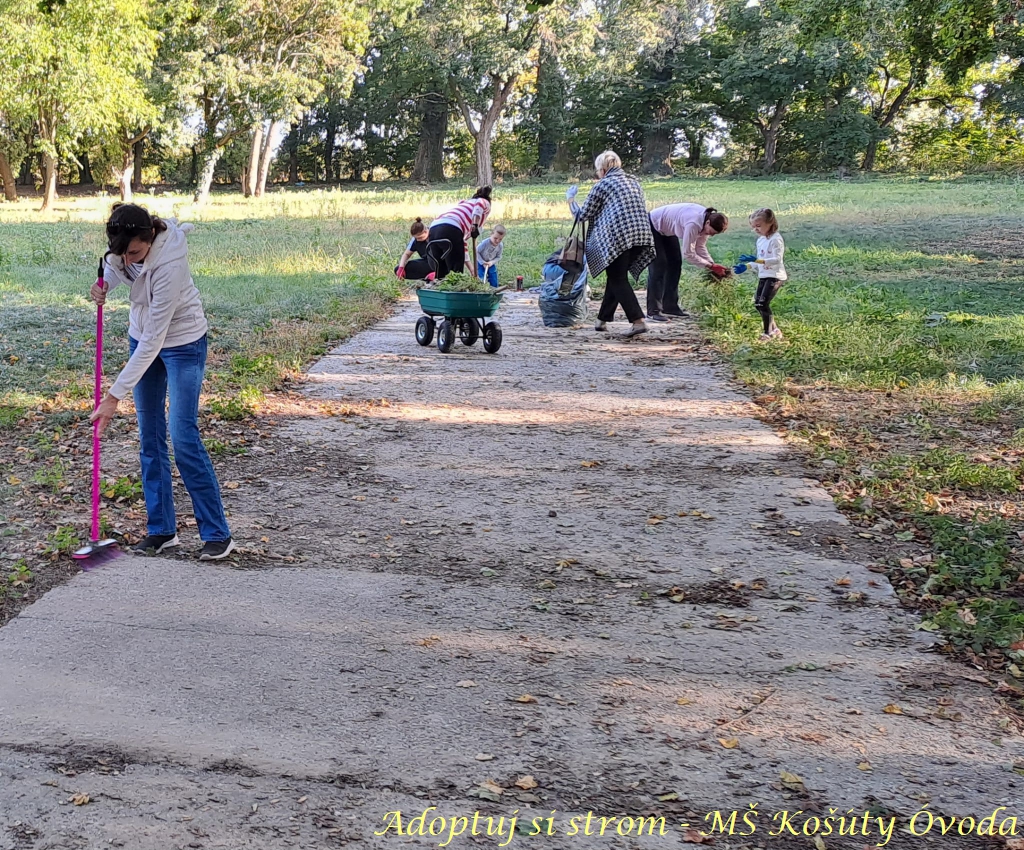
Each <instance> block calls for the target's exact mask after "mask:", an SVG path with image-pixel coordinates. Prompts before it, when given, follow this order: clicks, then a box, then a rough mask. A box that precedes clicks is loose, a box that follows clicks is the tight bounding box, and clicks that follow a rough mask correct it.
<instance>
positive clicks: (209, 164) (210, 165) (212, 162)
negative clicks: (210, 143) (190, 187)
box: [192, 145, 224, 204]
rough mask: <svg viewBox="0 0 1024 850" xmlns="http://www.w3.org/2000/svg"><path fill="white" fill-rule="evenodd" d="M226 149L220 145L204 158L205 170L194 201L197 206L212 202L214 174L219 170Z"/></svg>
mask: <svg viewBox="0 0 1024 850" xmlns="http://www.w3.org/2000/svg"><path fill="white" fill-rule="evenodd" d="M223 153H224V148H222V147H220V146H219V145H218V146H216V147H214V148H212V149H211V150H208V151H207V152H206V154H205V155H204V156H203V170H202V171H201V172H200V174H199V183H198V185H197V186H196V193H195V195H194V196H193V198H192V200H193V202H194V203H197V204H205V203H206V202H207V201H208V200H210V187H211V186H212V185H213V172H214V171H215V170H216V169H217V163H218V162H220V158H221V155H222V154H223Z"/></svg>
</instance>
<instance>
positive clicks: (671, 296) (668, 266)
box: [647, 226, 683, 316]
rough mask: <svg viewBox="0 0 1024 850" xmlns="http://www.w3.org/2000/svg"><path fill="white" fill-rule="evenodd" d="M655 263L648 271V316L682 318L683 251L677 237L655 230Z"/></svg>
mask: <svg viewBox="0 0 1024 850" xmlns="http://www.w3.org/2000/svg"><path fill="white" fill-rule="evenodd" d="M651 230H652V231H653V233H654V250H655V251H656V252H657V253H656V255H655V257H654V262H653V263H651V267H650V269H648V271H647V315H648V316H656V315H658V314H659V313H668V314H669V315H670V316H681V315H682V314H683V311H682V310H680V309H679V276H680V274H682V271H683V251H682V248H681V247H680V245H679V240H678V239H677V238H676V237H675V236H665V235H664V234H661V233H658V231H657V230H654V228H653V226H652V227H651Z"/></svg>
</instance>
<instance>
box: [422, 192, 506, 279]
mask: <svg viewBox="0 0 1024 850" xmlns="http://www.w3.org/2000/svg"><path fill="white" fill-rule="evenodd" d="M490 212H491V187H490V186H484V187H483V188H481V189H477V190H476V194H475V195H473V197H472V198H470V199H469V200H468V201H462V202H460V203H458V204H456V205H455V206H454V207H452V208H451V209H450V210H448V211H447V212H445V213H443V214H442V215H440V216H439V217H438V218H435V219H434V220H433V221H432V222H431V224H430V233H429V236H428V237H427V262H428V263H430V268H431V269H432V270H433V271H434V273H435V275H436V277H437V279H438V280H440V279H441V278H443V277H445V276H446V275H447V274H448V273H449V272H461V271H462V270H463V269H465V268H467V267H468V266H469V257H468V255H467V252H466V245H467V243H468V241H469V239H470V238H473V239H475V238H476V237H477V236H479V235H480V228H481V227H483V224H484V222H485V221H487V216H488V215H489V214H490Z"/></svg>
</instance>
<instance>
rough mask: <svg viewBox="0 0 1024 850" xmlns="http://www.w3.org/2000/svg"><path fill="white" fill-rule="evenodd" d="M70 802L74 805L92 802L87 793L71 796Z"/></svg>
mask: <svg viewBox="0 0 1024 850" xmlns="http://www.w3.org/2000/svg"><path fill="white" fill-rule="evenodd" d="M71 802H72V803H74V804H75V805H76V806H84V805H86V804H88V803H91V802H92V798H91V797H90V796H89V795H88V794H75V795H74V796H73V797H71Z"/></svg>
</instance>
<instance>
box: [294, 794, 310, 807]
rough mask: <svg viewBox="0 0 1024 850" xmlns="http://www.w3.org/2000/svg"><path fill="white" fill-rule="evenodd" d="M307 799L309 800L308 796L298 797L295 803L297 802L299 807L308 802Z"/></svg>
mask: <svg viewBox="0 0 1024 850" xmlns="http://www.w3.org/2000/svg"><path fill="white" fill-rule="evenodd" d="M308 799H309V797H308V796H306V797H299V799H298V801H297V802H298V804H299V805H300V806H301V805H302V804H303V803H305V802H306V800H308Z"/></svg>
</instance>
